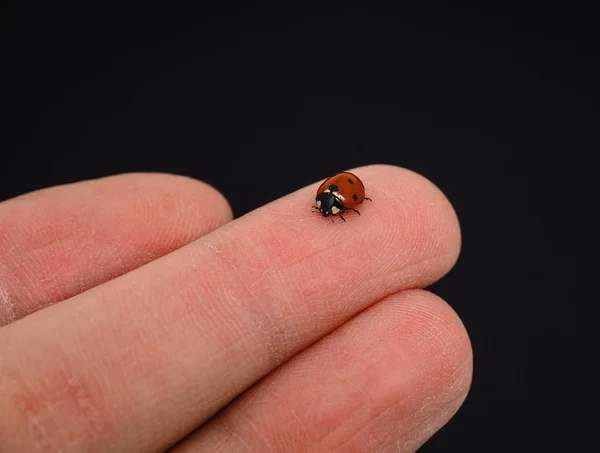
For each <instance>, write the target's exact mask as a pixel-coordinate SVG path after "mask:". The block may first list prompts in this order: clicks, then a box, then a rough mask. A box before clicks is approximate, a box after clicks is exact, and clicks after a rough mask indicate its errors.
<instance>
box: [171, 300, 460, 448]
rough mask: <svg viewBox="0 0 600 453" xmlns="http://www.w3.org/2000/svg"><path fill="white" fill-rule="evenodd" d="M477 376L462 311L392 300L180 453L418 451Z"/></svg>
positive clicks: (284, 371)
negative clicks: (458, 314)
mask: <svg viewBox="0 0 600 453" xmlns="http://www.w3.org/2000/svg"><path fill="white" fill-rule="evenodd" d="M471 375H472V353H471V346H470V342H469V338H468V336H467V333H466V331H465V329H464V327H463V325H462V323H461V321H460V319H459V318H458V316H457V315H456V314H455V312H454V311H453V310H452V309H451V308H450V307H449V306H448V305H447V304H446V303H445V302H444V301H442V300H441V299H439V298H438V297H437V296H434V295H433V294H431V293H428V292H426V291H422V290H408V291H403V292H402V293H399V294H396V295H393V296H390V297H388V298H386V299H384V300H383V301H381V302H379V303H377V304H376V305H375V306H373V307H371V308H369V309H368V310H366V311H365V312H363V313H361V314H359V315H358V316H357V317H356V318H354V319H352V320H351V321H349V322H348V323H346V324H345V325H344V326H342V327H340V328H339V329H337V330H336V331H334V332H333V333H331V334H330V335H328V336H327V337H325V338H324V339H323V340H322V341H320V342H319V343H317V344H316V345H314V346H312V347H310V348H309V349H307V350H305V351H304V352H302V353H301V354H300V355H298V356H296V357H295V358H294V359H292V360H291V361H290V362H288V363H286V364H285V365H283V366H282V367H280V368H279V369H277V370H276V371H275V372H273V373H272V374H271V375H269V376H267V377H266V378H265V379H264V380H263V381H262V382H260V383H259V384H257V385H256V386H254V387H252V389H250V390H249V391H248V392H246V393H245V394H244V395H242V397H240V398H239V399H237V400H236V401H235V402H234V403H232V404H231V405H230V406H228V407H227V408H226V409H225V410H224V411H223V412H222V413H220V414H219V415H218V416H217V417H215V418H214V419H213V420H212V421H211V422H209V423H208V424H207V425H205V426H204V427H203V428H202V429H201V430H200V431H198V432H197V433H196V434H194V435H193V436H191V437H189V438H188V439H186V440H185V441H184V442H183V443H182V444H181V445H180V446H179V447H177V448H174V449H173V450H172V452H171V453H202V452H211V453H216V452H229V451H235V452H239V453H243V452H256V451H260V452H272V453H275V452H284V451H285V452H290V453H292V452H321V451H345V452H354V451H355V452H363V451H365V452H366V451H369V452H371V451H376V452H380V453H385V452H390V453H391V452H394V453H399V452H412V451H415V450H417V448H418V447H419V446H420V445H422V444H423V443H424V442H425V441H426V440H427V439H428V438H429V437H430V436H431V435H432V434H433V433H434V432H436V431H437V430H438V429H440V428H441V427H442V426H443V425H444V424H445V423H446V422H447V421H448V420H449V419H450V417H451V416H452V415H453V414H454V413H455V412H456V411H457V410H458V408H459V406H460V405H461V404H462V402H463V401H464V399H465V397H466V395H467V392H468V390H469V385H470V382H471Z"/></svg>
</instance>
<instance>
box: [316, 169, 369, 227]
mask: <svg viewBox="0 0 600 453" xmlns="http://www.w3.org/2000/svg"><path fill="white" fill-rule="evenodd" d="M365 200H369V201H372V200H371V199H370V198H367V197H365V185H364V184H363V183H362V181H361V180H360V179H359V178H358V176H356V175H354V174H352V173H348V172H346V171H344V172H341V173H336V174H335V175H333V176H330V177H329V178H327V179H326V180H325V181H323V184H321V185H320V186H319V189H318V190H317V196H316V197H315V201H316V204H317V205H316V206H313V208H315V209H318V210H319V211H320V212H321V214H322V215H323V217H329V216H335V215H338V214H339V216H340V219H342V220H343V221H344V222H345V221H346V219H344V216H343V214H344V213H345V212H346V211H354V212H356V213H357V214H359V215H360V212H358V211H357V210H356V207H357V206H358V205H359V204H362V202H363V201H365ZM331 221H332V222H333V219H331Z"/></svg>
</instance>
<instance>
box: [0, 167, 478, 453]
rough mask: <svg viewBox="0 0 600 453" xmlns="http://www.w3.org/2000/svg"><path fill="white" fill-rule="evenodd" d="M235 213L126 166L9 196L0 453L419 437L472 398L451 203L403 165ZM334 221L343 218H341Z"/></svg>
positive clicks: (349, 443) (187, 184)
mask: <svg viewBox="0 0 600 453" xmlns="http://www.w3.org/2000/svg"><path fill="white" fill-rule="evenodd" d="M351 171H353V172H354V173H356V174H357V175H358V176H359V177H360V178H361V179H362V180H363V182H364V183H365V185H366V188H367V192H368V196H369V197H371V198H372V199H373V202H372V203H369V204H368V205H366V204H365V206H364V208H363V209H361V214H362V215H361V216H358V215H352V214H349V215H348V216H347V217H346V220H347V222H346V223H344V222H340V221H336V222H335V223H332V222H331V221H330V220H329V219H325V218H323V217H322V216H320V215H318V214H315V213H313V212H311V205H312V204H313V203H312V202H313V201H314V195H315V190H316V188H317V187H318V184H319V183H320V181H319V182H316V183H315V184H314V185H312V186H309V187H305V188H303V189H300V190H299V191H297V192H294V193H292V194H291V195H288V196H286V197H284V198H282V199H279V200H276V201H274V202H272V203H270V204H268V205H266V206H263V207H262V208H260V209H257V210H255V211H253V212H251V213H249V214H247V215H245V216H243V217H241V218H239V219H236V220H234V221H231V210H230V208H229V206H228V205H227V203H226V201H225V200H224V199H223V197H222V196H221V195H220V194H218V193H217V192H216V191H215V190H214V189H212V188H210V187H208V186H206V185H205V184H203V183H200V182H197V181H193V180H190V179H188V178H182V177H176V176H169V175H155V174H136V175H121V176H115V177H110V178H103V179H99V180H94V181H87V182H82V183H77V184H72V185H66V186H60V187H55V188H51V189H46V190H42V191H39V192H34V193H31V194H28V195H25V196H22V197H18V198H16V199H12V200H8V201H5V202H3V203H0V325H2V326H3V327H0V451H1V452H2V453H13V452H18V453H28V452H42V451H43V452H54V451H56V452H58V451H60V452H62V453H71V452H76V453H81V452H119V453H133V452H143V453H148V452H164V451H167V450H169V451H171V452H173V453H190V452H211V453H213V452H219V451H223V452H236V453H238V452H245V451H252V452H261V453H262V452H282V451H285V452H296V451H297V452H322V451H327V452H332V451H337V452H398V451H414V450H416V449H417V448H418V447H419V446H420V445H421V444H422V443H423V442H425V441H426V440H427V439H428V438H429V437H430V436H431V435H432V434H433V433H434V432H435V431H437V430H438V429H439V428H440V427H441V426H443V424H444V423H446V422H447V421H448V420H449V419H450V417H451V416H452V415H453V414H454V413H455V412H456V410H457V409H458V408H459V406H460V405H461V404H462V402H463V400H464V398H465V396H466V394H467V391H468V389H469V385H470V381H471V373H472V355H471V347H470V343H469V339H468V336H467V334H466V332H465V330H464V327H463V325H462V323H461V322H460V320H459V318H458V317H457V315H456V314H455V313H454V311H453V310H452V309H451V308H450V307H449V306H448V305H447V304H446V303H445V302H444V301H442V300H441V299H440V298H438V297H437V296H435V295H433V294H431V293H429V292H427V291H424V290H422V289H419V288H423V287H425V286H427V285H429V284H431V283H433V282H434V281H436V280H438V279H439V278H441V277H442V276H443V275H444V274H445V273H446V272H448V271H449V270H450V269H451V268H452V266H453V265H454V263H455V260H456V258H457V256H458V253H459V248H460V231H459V226H458V222H457V220H456V216H455V214H454V211H453V210H452V208H451V206H450V204H449V203H448V201H447V200H446V198H445V197H444V196H443V195H442V193H441V192H440V191H439V190H438V189H437V188H435V187H434V186H433V185H432V184H431V183H430V182H428V181H427V180H425V179H424V178H422V177H421V176H418V175H416V174H414V173H412V172H409V171H407V170H403V169H399V168H397V167H391V166H382V165H374V166H368V167H363V168H360V169H356V170H351ZM336 220H337V219H336Z"/></svg>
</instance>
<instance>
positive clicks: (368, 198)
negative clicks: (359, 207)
mask: <svg viewBox="0 0 600 453" xmlns="http://www.w3.org/2000/svg"><path fill="white" fill-rule="evenodd" d="M365 200H369V201H373V200H371V199H370V198H367V197H365V198H363V201H365ZM363 201H361V202H360V204H363Z"/></svg>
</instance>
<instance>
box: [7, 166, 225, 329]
mask: <svg viewBox="0 0 600 453" xmlns="http://www.w3.org/2000/svg"><path fill="white" fill-rule="evenodd" d="M231 216H232V214H231V209H230V208H229V205H228V204H227V201H226V200H225V199H224V198H223V196H222V195H221V194H220V193H218V192H217V191H216V190H215V189H213V188H212V187H210V186H209V185H207V184H204V183H202V182H199V181H194V180H192V179H190V178H185V177H181V176H173V175H165V174H126V175H119V176H114V177H109V178H102V179H98V180H93V181H85V182H80V183H75V184H69V185H64V186H59V187H54V188H51V189H45V190H40V191H37V192H33V193H30V194H27V195H23V196H20V197H17V198H14V199H12V200H8V201H5V202H3V203H0V232H1V234H0V326H2V325H5V324H8V323H10V322H12V321H15V320H16V319H19V318H21V317H23V316H26V315H28V314H29V313H32V312H34V311H36V310H39V309H41V308H43V307H46V306H48V305H50V304H52V303H54V302H58V301H60V300H64V299H67V298H69V297H71V296H73V295H75V294H78V293H81V292H83V291H85V290H87V289H89V288H91V287H93V286H96V285H98V284H100V283H102V282H105V281H107V280H110V279H112V278H114V277H116V276H118V275H121V274H123V273H126V272H128V271H130V270H131V269H135V268H136V267H139V266H141V265H142V264H145V263H147V262H149V261H152V260H153V259H155V258H157V257H159V256H162V255H164V254H166V253H169V252H171V251H172V250H175V249H176V248H178V247H181V246H182V245H185V244H187V243H189V242H191V241H193V240H194V239H196V238H198V237H200V236H202V235H204V234H206V233H208V232H210V231H212V230H214V229H215V228H217V227H219V226H221V225H222V224H224V223H226V222H228V221H229V220H231Z"/></svg>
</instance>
